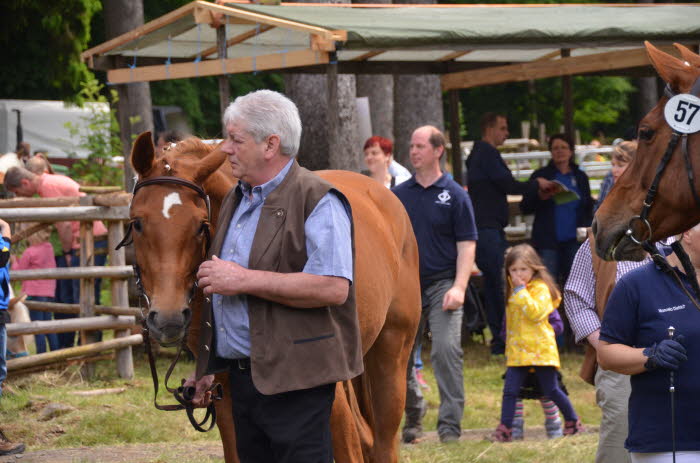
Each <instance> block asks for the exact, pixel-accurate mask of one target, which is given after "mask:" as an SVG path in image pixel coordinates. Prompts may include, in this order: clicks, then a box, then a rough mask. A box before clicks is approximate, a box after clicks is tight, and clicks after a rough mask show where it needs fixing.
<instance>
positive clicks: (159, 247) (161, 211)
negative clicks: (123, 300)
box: [130, 132, 226, 345]
mask: <svg viewBox="0 0 700 463" xmlns="http://www.w3.org/2000/svg"><path fill="white" fill-rule="evenodd" d="M225 159H226V154H225V153H223V152H221V151H220V150H218V149H216V148H214V147H212V146H210V145H206V144H204V143H202V142H201V141H199V140H197V139H194V138H190V139H187V140H184V141H182V142H180V143H178V144H177V145H175V146H174V147H172V148H171V149H170V150H168V151H166V152H165V153H159V154H158V155H156V153H155V148H154V146H153V142H152V141H151V134H150V132H146V133H143V134H141V135H140V136H139V137H138V138H137V139H136V141H135V142H134V146H133V148H132V153H131V164H132V165H133V167H134V170H135V171H136V172H137V173H138V183H137V189H136V190H135V193H134V198H133V200H132V203H131V214H130V215H131V225H130V228H131V230H130V232H131V234H132V237H133V243H134V250H135V254H136V264H137V268H138V270H139V273H140V275H139V277H140V285H141V288H140V289H141V290H142V291H143V294H144V296H145V299H146V301H147V305H148V309H149V312H148V316H147V319H146V321H147V324H148V328H149V331H150V334H151V336H152V337H153V338H154V339H155V340H156V341H158V342H159V343H161V344H166V345H170V344H173V343H176V342H178V341H180V340H181V339H182V338H183V337H184V336H185V334H186V332H187V328H188V326H189V323H190V321H191V319H192V308H191V306H190V303H191V302H192V298H193V295H194V294H195V287H194V283H195V275H196V272H197V268H198V266H199V264H200V263H201V262H202V260H203V259H204V258H205V257H206V252H207V249H206V247H207V245H208V241H209V235H210V233H211V231H210V229H209V227H210V220H212V219H211V218H210V217H209V206H208V199H205V198H204V197H203V196H204V192H203V190H202V184H203V182H204V181H205V180H207V179H208V178H209V177H210V175H211V174H212V173H213V172H215V171H216V170H217V169H218V168H219V166H221V164H222V163H223V161H224V160H225ZM178 179H181V180H185V181H186V182H184V183H187V182H189V184H190V186H188V185H187V184H183V182H180V183H178ZM193 186H194V187H193ZM197 188H200V191H199V192H198V191H197ZM207 198H208V197H207Z"/></svg>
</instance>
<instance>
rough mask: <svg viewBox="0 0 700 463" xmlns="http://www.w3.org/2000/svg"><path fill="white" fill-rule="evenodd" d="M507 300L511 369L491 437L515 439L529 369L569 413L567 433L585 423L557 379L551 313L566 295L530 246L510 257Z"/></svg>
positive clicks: (521, 247) (544, 390)
mask: <svg viewBox="0 0 700 463" xmlns="http://www.w3.org/2000/svg"><path fill="white" fill-rule="evenodd" d="M505 269H506V275H507V278H506V279H507V282H508V283H507V292H506V294H508V302H507V304H506V327H507V331H506V362H507V363H506V365H507V366H508V369H507V370H506V377H505V384H504V385H503V404H502V407H501V423H500V424H499V425H498V427H497V428H496V430H495V431H494V432H493V434H492V435H491V440H493V441H498V442H510V441H511V440H512V427H513V417H514V414H515V402H516V400H517V398H518V392H519V391H520V387H521V386H522V384H523V381H524V380H525V377H526V376H527V374H528V370H529V369H530V367H534V368H535V374H536V375H537V381H538V382H539V384H540V388H541V390H542V393H543V394H544V396H545V397H548V398H550V399H552V400H553V401H554V403H555V404H557V406H558V407H559V409H560V410H561V412H562V413H563V414H564V419H565V420H566V421H565V423H564V435H570V434H575V433H577V432H580V431H581V430H582V429H583V427H582V425H581V421H580V420H579V419H578V415H576V411H575V410H574V407H573V406H572V405H571V402H570V401H569V398H568V397H567V396H566V394H564V392H563V391H562V390H561V389H560V388H559V385H558V383H557V374H556V371H557V368H559V351H558V350H557V343H556V340H555V339H554V330H553V329H552V325H550V324H549V320H548V319H549V314H550V313H552V311H553V310H554V308H555V307H556V306H557V305H559V301H560V300H561V295H560V293H559V290H558V289H557V286H556V284H555V283H554V279H553V278H552V276H551V275H550V274H549V272H547V269H546V267H545V266H544V265H543V264H542V260H541V259H540V257H539V256H538V255H537V252H536V251H535V249H534V248H533V247H532V246H530V245H528V244H521V245H518V246H514V247H513V248H511V250H510V251H509V252H508V254H507V255H506V259H505Z"/></svg>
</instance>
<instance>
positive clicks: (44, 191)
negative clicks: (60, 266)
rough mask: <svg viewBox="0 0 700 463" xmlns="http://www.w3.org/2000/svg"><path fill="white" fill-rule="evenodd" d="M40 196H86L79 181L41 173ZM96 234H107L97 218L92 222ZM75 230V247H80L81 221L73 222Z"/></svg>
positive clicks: (72, 225) (72, 226)
mask: <svg viewBox="0 0 700 463" xmlns="http://www.w3.org/2000/svg"><path fill="white" fill-rule="evenodd" d="M38 193H39V196H41V197H42V198H56V197H60V196H85V193H83V192H81V191H80V185H79V184H78V182H76V181H75V180H73V179H72V178H70V177H66V176H65V175H56V174H41V177H40V181H39V189H38ZM92 227H93V228H92V231H93V233H94V234H95V236H100V235H106V234H107V228H106V227H105V226H104V224H103V223H102V222H100V221H99V220H96V221H95V222H93V224H92ZM71 229H72V230H73V246H72V248H73V249H78V248H80V222H71Z"/></svg>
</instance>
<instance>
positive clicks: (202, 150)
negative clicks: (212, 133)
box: [173, 137, 216, 159]
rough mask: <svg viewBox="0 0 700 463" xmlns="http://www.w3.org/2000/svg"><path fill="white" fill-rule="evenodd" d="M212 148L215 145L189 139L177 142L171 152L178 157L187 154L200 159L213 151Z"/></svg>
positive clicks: (195, 138) (197, 139) (193, 138)
mask: <svg viewBox="0 0 700 463" xmlns="http://www.w3.org/2000/svg"><path fill="white" fill-rule="evenodd" d="M214 148H216V145H211V144H208V143H204V142H203V141H202V140H200V139H199V138H197V137H189V138H185V139H184V140H182V141H179V142H177V144H176V145H175V147H174V148H173V151H174V153H175V154H176V155H178V156H179V155H182V154H184V153H187V154H194V155H196V156H197V157H198V158H199V159H202V158H203V157H204V156H206V155H207V154H209V153H211V152H212V151H214Z"/></svg>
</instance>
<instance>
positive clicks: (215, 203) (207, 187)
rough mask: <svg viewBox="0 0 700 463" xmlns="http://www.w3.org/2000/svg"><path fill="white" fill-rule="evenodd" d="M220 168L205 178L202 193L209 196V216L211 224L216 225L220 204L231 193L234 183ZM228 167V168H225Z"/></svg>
mask: <svg viewBox="0 0 700 463" xmlns="http://www.w3.org/2000/svg"><path fill="white" fill-rule="evenodd" d="M223 167H224V166H222V168H220V169H219V170H217V171H215V172H214V173H213V174H211V175H210V176H209V178H207V180H206V181H205V182H204V185H202V186H203V187H204V191H206V193H207V195H209V201H211V216H212V224H213V225H216V222H217V220H218V217H219V210H220V209H221V204H222V203H223V201H224V198H225V197H226V195H227V194H228V192H229V191H231V188H233V187H234V186H235V182H234V179H233V177H232V176H231V174H230V173H226V172H225V169H224V168H223ZM226 167H228V166H226Z"/></svg>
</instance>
